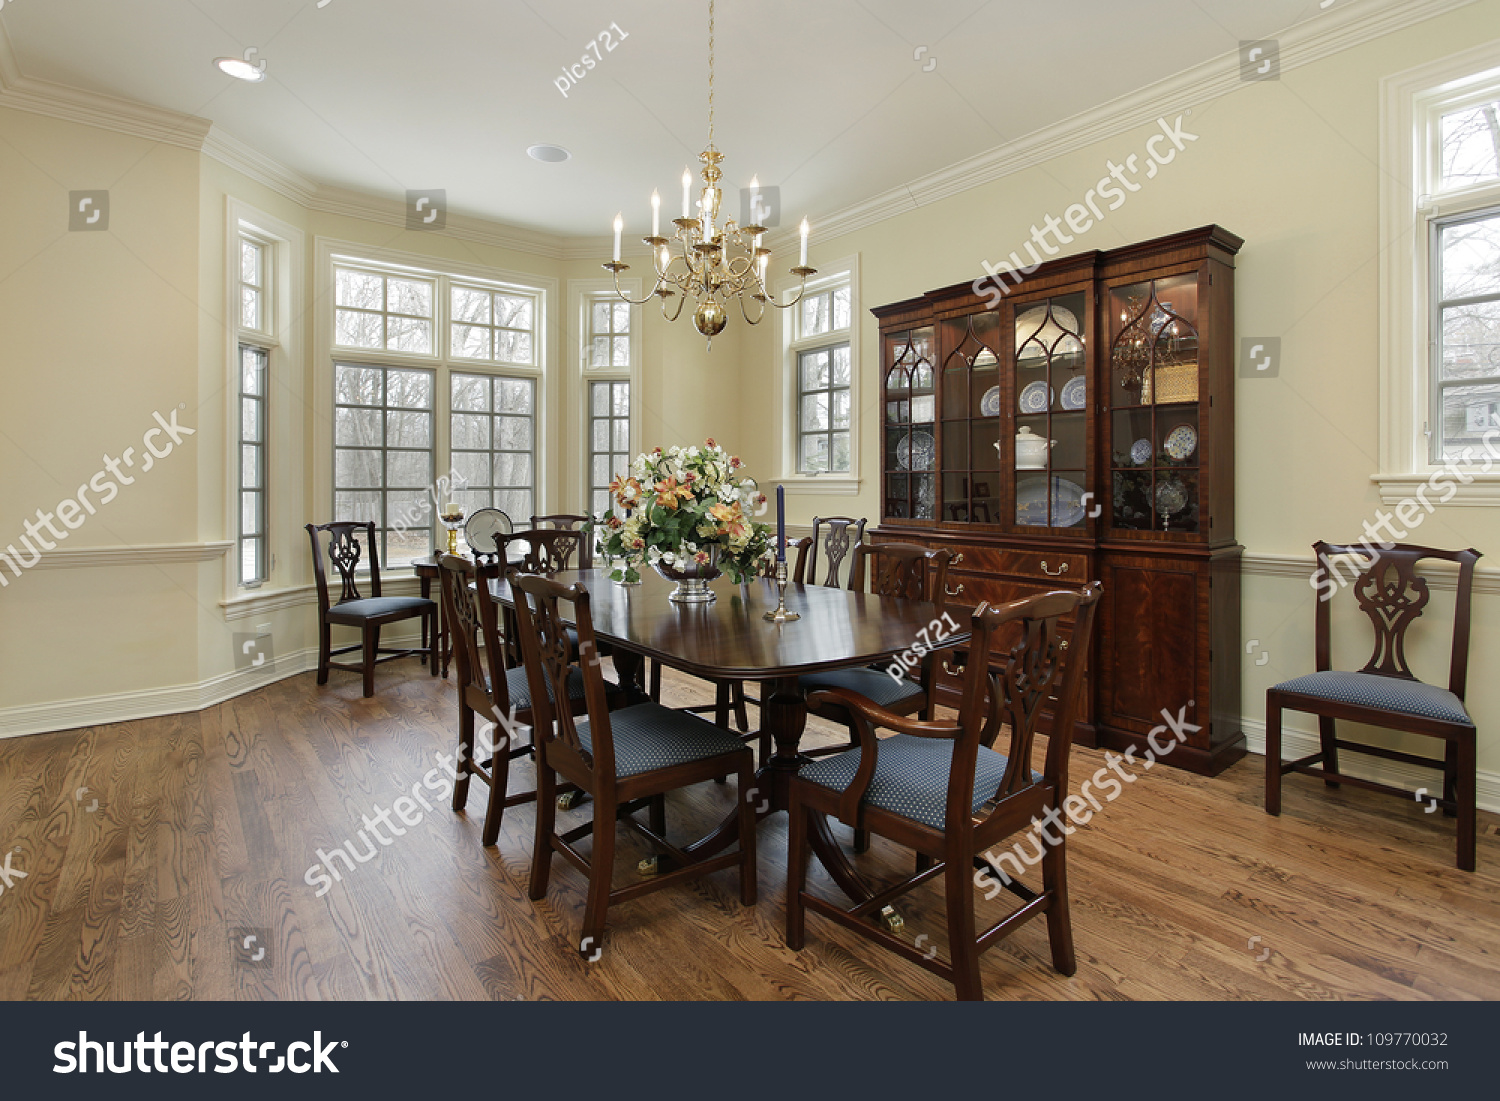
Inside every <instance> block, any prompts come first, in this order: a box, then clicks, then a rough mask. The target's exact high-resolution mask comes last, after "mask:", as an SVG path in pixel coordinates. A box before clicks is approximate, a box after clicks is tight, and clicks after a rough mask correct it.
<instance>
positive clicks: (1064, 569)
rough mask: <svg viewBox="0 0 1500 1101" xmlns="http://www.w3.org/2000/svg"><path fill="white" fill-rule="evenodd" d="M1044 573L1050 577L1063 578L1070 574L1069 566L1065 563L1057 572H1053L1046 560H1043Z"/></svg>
mask: <svg viewBox="0 0 1500 1101" xmlns="http://www.w3.org/2000/svg"><path fill="white" fill-rule="evenodd" d="M1042 572H1043V573H1044V574H1046V575H1047V576H1048V577H1061V576H1062V575H1063V574H1065V573H1067V572H1068V564H1067V563H1066V562H1064V563H1063V564H1062V565H1061V566H1059V567H1057V571H1056V572H1053V571H1052V570H1049V569H1048V568H1047V560H1046V559H1045V558H1044V559H1042Z"/></svg>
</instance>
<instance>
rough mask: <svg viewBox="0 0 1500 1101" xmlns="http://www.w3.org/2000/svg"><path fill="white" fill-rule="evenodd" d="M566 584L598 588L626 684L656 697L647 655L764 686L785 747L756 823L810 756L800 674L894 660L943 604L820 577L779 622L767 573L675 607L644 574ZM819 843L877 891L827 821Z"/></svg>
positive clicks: (856, 890)
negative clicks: (649, 688) (648, 684)
mask: <svg viewBox="0 0 1500 1101" xmlns="http://www.w3.org/2000/svg"><path fill="white" fill-rule="evenodd" d="M555 580H556V581H558V582H559V583H561V584H564V585H568V584H573V583H575V582H576V583H578V584H581V585H582V586H583V587H584V588H586V589H588V590H589V596H590V611H591V612H592V615H593V621H594V632H595V634H597V635H598V637H599V639H600V641H601V642H608V643H609V645H610V648H611V651H612V656H613V659H614V665H615V670H616V672H617V673H618V674H619V677H620V680H621V683H622V684H623V685H624V686H625V687H627V688H630V689H632V690H633V691H634V692H635V693H637V694H638V696H639V698H642V699H644V698H646V692H645V685H644V678H643V675H642V674H643V672H644V667H645V659H646V658H653V659H655V660H656V661H658V662H661V663H662V664H663V665H666V666H669V667H670V668H673V669H678V670H681V671H682V672H685V673H691V674H693V675H695V676H699V677H705V678H710V679H714V680H720V681H722V680H738V681H759V682H761V709H760V714H761V723H762V728H763V729H764V730H766V731H767V732H769V733H770V735H771V740H772V743H773V745H774V746H775V749H774V752H773V754H772V756H771V759H770V760H769V761H765V762H762V764H761V767H760V770H759V771H758V772H757V773H756V786H755V787H754V788H753V789H752V790H751V791H750V792H748V793H745V795H746V797H753V798H754V799H755V800H756V803H757V806H756V817H757V820H760V819H763V818H765V817H767V816H769V815H771V814H774V813H776V812H777V811H781V810H785V809H786V808H787V805H788V802H789V798H788V796H789V790H790V784H791V779H792V777H793V776H795V775H796V774H797V771H798V769H800V768H801V767H802V766H803V765H805V764H806V763H807V762H808V760H809V758H808V757H806V756H803V755H802V754H801V753H799V752H798V748H799V745H800V743H801V741H802V736H803V732H804V731H805V729H806V726H807V696H806V693H805V692H804V690H803V689H802V687H801V685H800V683H799V678H800V677H802V676H804V675H806V674H808V673H812V672H817V671H821V670H826V669H839V668H844V667H848V666H862V665H870V664H873V663H876V662H880V663H887V662H889V661H890V660H891V659H893V658H894V657H895V655H897V654H899V653H901V652H902V651H903V650H905V649H907V648H908V647H910V646H911V645H912V644H913V643H915V642H916V641H918V634H919V632H921V631H922V630H923V629H924V628H926V627H929V626H930V625H931V623H932V621H933V620H935V619H937V618H938V617H940V616H941V615H942V613H943V609H942V608H941V607H939V606H937V605H934V604H929V603H926V602H925V601H916V600H898V599H894V598H891V597H879V596H872V595H869V594H866V593H856V592H849V591H848V590H847V589H835V588H828V587H825V586H822V585H797V584H789V585H788V586H787V588H786V606H787V608H788V609H789V610H791V611H793V612H796V613H797V614H798V615H799V616H800V617H801V618H800V619H797V620H795V621H792V622H789V623H772V622H769V621H767V620H766V619H765V618H764V613H765V612H767V611H769V610H771V609H773V608H775V607H776V586H775V584H774V583H773V582H771V581H769V580H765V579H757V580H755V581H751V582H749V583H747V584H744V585H734V584H731V583H730V582H729V581H728V580H727V579H724V578H720V579H719V580H717V581H714V582H713V588H714V590H715V592H716V593H717V594H718V599H717V600H716V601H714V602H713V603H712V604H700V605H692V604H674V603H672V602H671V601H670V600H668V599H667V594H668V593H669V592H670V591H671V588H672V584H671V583H670V582H668V581H666V580H664V579H663V578H661V577H659V576H657V575H656V574H655V573H650V572H644V573H643V579H642V581H641V583H640V584H639V585H621V584H618V583H616V582H613V581H610V580H609V576H608V574H607V573H606V572H605V571H603V570H572V571H568V572H565V573H559V574H558V575H557V576H556V578H555ZM491 591H492V593H493V595H494V597H495V599H496V600H497V601H499V602H500V603H501V604H504V605H507V606H508V605H510V604H511V603H512V596H511V591H510V586H509V585H508V584H507V583H506V582H505V581H504V580H498V581H495V582H493V583H492V586H491ZM968 637H969V632H968V630H967V629H966V628H965V629H963V630H960V631H958V632H956V633H953V634H950V635H948V636H947V637H946V638H945V640H944V645H952V644H954V643H959V642H965V641H967V640H968ZM809 833H810V834H811V835H812V842H813V850H814V852H815V853H816V854H817V856H818V858H819V860H820V861H821V862H822V864H823V866H824V867H825V868H827V869H828V872H829V874H830V875H831V876H832V877H833V878H834V880H835V881H836V882H837V883H838V884H839V886H840V888H841V889H842V890H843V891H844V892H845V893H846V894H848V895H849V896H850V897H851V898H854V899H857V900H858V899H865V898H869V897H871V892H870V889H869V888H868V886H867V885H866V884H865V883H864V881H863V880H862V879H861V878H860V876H859V875H858V873H857V872H856V871H855V870H854V867H853V866H852V865H851V864H850V863H849V861H848V858H847V857H846V856H845V855H844V853H843V850H842V849H841V848H840V847H839V846H838V844H837V843H836V842H835V841H834V838H833V835H832V834H831V832H830V831H829V828H828V824H827V822H826V821H823V820H820V821H819V822H818V823H816V824H814V826H813V827H812V828H811V829H810V830H809ZM736 836H737V834H736V826H735V819H734V816H733V815H730V816H729V817H728V818H727V819H726V820H725V822H724V824H722V825H721V826H720V827H719V829H718V830H716V831H715V832H714V833H712V834H710V835H709V836H707V837H705V838H703V839H702V840H701V841H698V842H697V843H695V844H693V845H691V846H689V847H688V849H687V851H689V852H692V853H695V854H697V853H703V854H705V855H707V854H711V853H713V852H716V851H718V850H720V849H722V848H726V847H728V846H729V845H730V844H732V843H733V842H734V840H735V837H736Z"/></svg>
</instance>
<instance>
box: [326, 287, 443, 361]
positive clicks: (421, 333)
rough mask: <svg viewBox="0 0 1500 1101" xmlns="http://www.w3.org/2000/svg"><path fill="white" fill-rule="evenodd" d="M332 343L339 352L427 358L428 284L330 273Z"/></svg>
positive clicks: (429, 337)
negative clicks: (381, 352) (358, 350)
mask: <svg viewBox="0 0 1500 1101" xmlns="http://www.w3.org/2000/svg"><path fill="white" fill-rule="evenodd" d="M333 286H334V305H335V306H336V309H335V311H334V343H335V344H336V345H338V346H339V347H340V348H372V349H381V350H385V351H391V352H412V353H415V354H419V355H430V354H431V353H432V301H433V293H432V292H433V284H432V281H431V280H428V279H414V278H402V277H398V276H395V275H386V274H383V273H381V272H374V271H359V270H356V269H353V268H343V267H340V268H335V269H334V276H333Z"/></svg>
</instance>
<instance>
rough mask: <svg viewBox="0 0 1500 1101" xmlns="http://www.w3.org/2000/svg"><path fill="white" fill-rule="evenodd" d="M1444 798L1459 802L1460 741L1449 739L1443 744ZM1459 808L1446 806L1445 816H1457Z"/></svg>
mask: <svg viewBox="0 0 1500 1101" xmlns="http://www.w3.org/2000/svg"><path fill="white" fill-rule="evenodd" d="M1443 798H1444V799H1448V800H1450V801H1452V802H1454V803H1457V802H1458V743H1457V742H1455V741H1448V742H1446V743H1444V746H1443ZM1457 816H1458V808H1457V807H1456V806H1455V807H1444V808H1443V817H1444V818H1456V817H1457Z"/></svg>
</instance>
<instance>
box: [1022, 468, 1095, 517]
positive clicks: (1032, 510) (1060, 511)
mask: <svg viewBox="0 0 1500 1101" xmlns="http://www.w3.org/2000/svg"><path fill="white" fill-rule="evenodd" d="M1048 496H1049V495H1048V493H1047V483H1046V482H1044V481H1043V480H1042V479H1041V478H1040V477H1034V478H1023V479H1021V480H1020V481H1018V482H1017V483H1016V523H1018V524H1025V525H1027V526H1030V527H1046V526H1047V502H1048ZM1050 497H1051V503H1052V527H1055V528H1070V527H1072V526H1073V525H1074V524H1076V523H1078V521H1080V520H1082V519H1083V518H1084V516H1085V515H1087V513H1088V509H1086V508H1085V507H1084V504H1083V489H1082V488H1081V487H1079V486H1078V485H1076V484H1075V483H1073V482H1070V481H1068V479H1066V478H1063V477H1060V476H1059V475H1056V474H1054V475H1053V476H1052V492H1051V494H1050Z"/></svg>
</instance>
